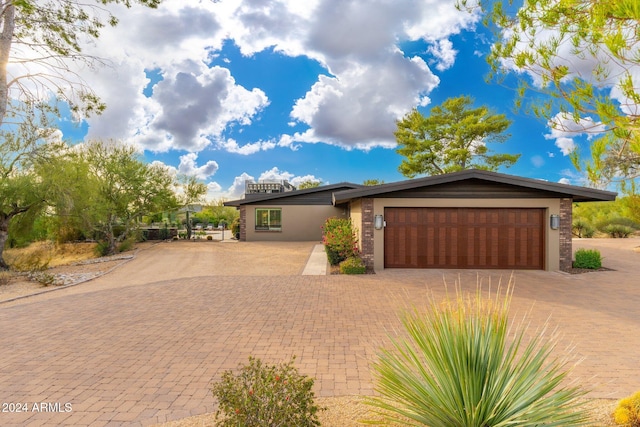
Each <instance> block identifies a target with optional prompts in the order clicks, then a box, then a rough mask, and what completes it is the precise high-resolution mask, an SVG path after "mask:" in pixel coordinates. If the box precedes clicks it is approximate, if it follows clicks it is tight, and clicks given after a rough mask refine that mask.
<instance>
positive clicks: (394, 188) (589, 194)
mask: <svg viewBox="0 0 640 427" xmlns="http://www.w3.org/2000/svg"><path fill="white" fill-rule="evenodd" d="M470 180H481V181H485V182H489V183H496V184H506V185H511V186H516V187H520V188H523V189H527V190H531V191H541V192H547V193H553V194H554V195H557V197H567V198H571V199H573V201H574V202H603V201H613V200H615V199H616V196H617V195H618V193H615V192H611V191H604V190H598V189H595V188H588V187H579V186H575V185H567V184H560V183H554V182H549V181H544V180H540V179H531V178H522V177H518V176H514V175H506V174H502V173H497V172H489V171H484V170H478V169H470V170H464V171H461V172H453V173H448V174H444V175H435V176H429V177H426V178H417V179H411V180H406V181H399V182H392V183H389V184H381V185H375V186H369V187H361V188H357V189H351V190H344V191H339V192H336V193H334V194H333V204H334V205H339V204H342V203H347V202H349V201H351V200H353V199H358V198H362V197H386V196H391V195H392V194H393V193H398V192H402V191H407V190H415V189H418V188H425V189H427V188H428V187H434V186H438V185H442V184H451V183H458V182H459V183H462V182H463V181H470Z"/></svg>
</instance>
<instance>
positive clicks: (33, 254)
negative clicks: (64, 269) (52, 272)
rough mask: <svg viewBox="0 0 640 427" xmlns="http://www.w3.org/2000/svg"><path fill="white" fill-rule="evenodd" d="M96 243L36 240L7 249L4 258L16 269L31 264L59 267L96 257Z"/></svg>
mask: <svg viewBox="0 0 640 427" xmlns="http://www.w3.org/2000/svg"><path fill="white" fill-rule="evenodd" d="M95 247H96V244H95V243H62V244H54V243H52V242H35V243H32V244H31V245H29V246H27V247H26V248H14V249H5V251H4V259H5V261H6V262H7V264H9V265H10V266H11V267H12V268H15V269H16V270H25V269H27V270H28V269H29V268H28V267H29V264H31V265H35V264H40V265H46V267H57V266H60V265H68V264H71V263H74V262H78V261H85V260H87V259H91V258H95V257H96V254H95Z"/></svg>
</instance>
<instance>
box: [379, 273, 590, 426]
mask: <svg viewBox="0 0 640 427" xmlns="http://www.w3.org/2000/svg"><path fill="white" fill-rule="evenodd" d="M512 283H513V281H512V280H510V281H509V285H508V286H507V290H506V292H504V294H503V293H502V292H501V290H500V288H499V289H498V291H496V292H495V295H494V296H493V297H483V296H482V291H481V289H480V286H478V290H477V292H476V294H475V295H468V294H467V295H464V294H463V292H462V291H461V290H460V289H459V287H456V298H455V299H451V298H449V297H447V299H446V300H445V301H444V302H443V303H442V304H438V303H437V302H435V301H434V299H433V297H432V298H430V303H429V306H428V308H427V310H426V311H425V312H421V311H419V310H418V309H413V310H410V311H408V312H406V313H405V314H404V315H403V316H402V323H403V325H404V328H405V329H406V332H407V336H404V337H403V336H396V337H392V346H391V349H390V350H382V352H381V353H380V355H379V360H378V361H377V362H376V363H375V364H374V377H375V380H376V391H377V393H378V394H379V397H375V398H371V399H368V403H369V404H370V405H372V406H374V408H375V409H374V411H375V412H377V413H378V414H379V415H380V416H381V417H382V419H383V421H369V423H371V424H386V423H389V422H391V423H394V422H397V423H400V424H402V425H413V426H429V427H452V426H455V427H501V426H519V427H526V426H562V427H571V426H585V425H589V414H588V412H587V410H585V409H584V406H583V405H584V403H583V400H582V399H580V398H581V397H583V396H584V394H585V393H586V392H585V391H583V389H582V388H580V387H579V386H573V385H565V384H564V383H565V380H566V376H567V374H568V372H569V370H570V369H571V367H572V365H570V361H569V359H568V358H557V357H552V354H551V353H552V351H553V350H554V348H555V347H556V346H557V344H558V337H557V335H556V334H552V336H548V333H547V326H548V325H547V324H545V326H544V328H543V330H541V331H539V333H538V334H535V335H534V336H532V337H530V336H529V335H527V336H525V335H526V334H525V332H526V324H525V323H524V322H522V323H520V324H518V325H516V327H510V326H509V321H508V312H509V305H510V302H511V297H512V295H513V286H512Z"/></svg>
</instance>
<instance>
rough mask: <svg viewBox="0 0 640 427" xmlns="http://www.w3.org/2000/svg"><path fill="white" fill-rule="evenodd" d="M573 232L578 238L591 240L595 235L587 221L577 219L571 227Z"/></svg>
mask: <svg viewBox="0 0 640 427" xmlns="http://www.w3.org/2000/svg"><path fill="white" fill-rule="evenodd" d="M571 232H572V233H573V235H574V236H576V237H580V238H582V237H586V238H591V237H593V235H594V234H595V229H594V228H593V227H592V226H591V225H590V224H589V223H588V222H587V221H585V220H583V219H576V220H575V221H573V224H572V225H571Z"/></svg>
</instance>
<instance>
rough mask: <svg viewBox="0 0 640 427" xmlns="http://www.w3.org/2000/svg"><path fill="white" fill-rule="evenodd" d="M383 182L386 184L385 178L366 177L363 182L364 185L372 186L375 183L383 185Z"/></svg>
mask: <svg viewBox="0 0 640 427" xmlns="http://www.w3.org/2000/svg"><path fill="white" fill-rule="evenodd" d="M382 184H384V180H383V179H365V180H364V182H363V183H362V185H366V186H368V187H371V186H374V185H382Z"/></svg>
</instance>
